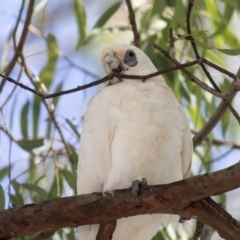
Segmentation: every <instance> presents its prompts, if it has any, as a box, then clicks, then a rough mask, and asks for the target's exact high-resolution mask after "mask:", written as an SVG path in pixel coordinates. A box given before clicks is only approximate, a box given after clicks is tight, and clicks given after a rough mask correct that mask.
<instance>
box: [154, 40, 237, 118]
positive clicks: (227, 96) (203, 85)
mask: <svg viewBox="0 0 240 240" xmlns="http://www.w3.org/2000/svg"><path fill="white" fill-rule="evenodd" d="M153 45H154V47H155V48H156V49H158V50H159V51H160V52H161V53H162V54H163V55H165V56H166V57H167V58H168V59H170V60H171V61H172V62H173V63H174V64H175V65H177V66H181V65H182V64H181V63H180V62H178V60H177V59H175V58H173V57H171V56H170V55H169V54H168V52H166V51H165V50H164V49H162V48H161V47H160V46H158V45H157V44H155V43H154V44H153ZM197 60H198V61H199V64H200V63H201V62H202V59H201V58H200V59H197ZM193 62H194V61H193ZM180 70H181V71H182V72H184V73H185V74H186V75H187V76H188V79H189V80H190V81H192V82H194V83H196V84H197V85H198V86H199V87H201V88H202V89H204V90H205V91H207V92H209V93H211V94H213V95H214V96H216V97H220V98H222V99H232V98H233V97H234V96H235V94H236V92H237V91H238V90H237V89H238V84H239V83H238V82H234V83H233V85H232V86H231V87H230V90H229V91H228V92H227V93H222V92H218V91H216V90H215V89H213V88H212V87H210V86H208V85H207V84H206V83H204V82H202V81H201V80H200V79H198V78H197V77H195V76H194V75H192V74H191V73H190V72H189V71H188V70H186V69H184V68H180ZM233 110H234V109H233ZM234 111H235V110H234ZM236 114H237V113H236ZM237 115H238V114H237ZM238 120H239V123H240V117H239V116H238Z"/></svg>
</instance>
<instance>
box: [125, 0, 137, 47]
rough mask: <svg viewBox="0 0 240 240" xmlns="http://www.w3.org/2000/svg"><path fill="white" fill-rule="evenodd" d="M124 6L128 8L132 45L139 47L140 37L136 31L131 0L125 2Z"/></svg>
mask: <svg viewBox="0 0 240 240" xmlns="http://www.w3.org/2000/svg"><path fill="white" fill-rule="evenodd" d="M126 4H127V7H128V13H129V21H130V24H131V26H132V31H133V37H134V45H135V46H136V47H138V48H139V47H140V35H139V32H138V30H137V24H136V19H135V14H134V11H133V8H132V3H131V0H126Z"/></svg>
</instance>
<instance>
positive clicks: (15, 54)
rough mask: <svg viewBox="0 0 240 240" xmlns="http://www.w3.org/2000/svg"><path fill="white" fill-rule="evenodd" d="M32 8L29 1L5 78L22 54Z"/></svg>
mask: <svg viewBox="0 0 240 240" xmlns="http://www.w3.org/2000/svg"><path fill="white" fill-rule="evenodd" d="M33 7H34V0H30V1H29V5H28V10H27V16H26V20H25V22H24V26H23V30H22V34H21V37H20V40H19V43H18V46H17V49H16V50H15V53H14V56H13V58H12V60H11V61H10V63H9V65H8V67H7V69H6V72H5V75H6V76H9V75H10V73H11V72H12V70H13V68H14V66H15V64H16V62H17V59H18V57H19V54H20V53H22V50H23V46H24V43H25V40H26V38H27V34H28V27H29V25H30V22H31V18H32V13H33ZM17 26H18V21H17V23H16V27H17ZM5 80H6V79H4V80H3V81H2V82H1V84H0V92H2V90H3V87H4V84H5Z"/></svg>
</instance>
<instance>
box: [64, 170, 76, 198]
mask: <svg viewBox="0 0 240 240" xmlns="http://www.w3.org/2000/svg"><path fill="white" fill-rule="evenodd" d="M62 173H63V174H64V176H65V180H66V181H67V183H68V185H69V186H70V187H71V189H72V190H73V191H74V193H75V194H76V193H77V176H76V175H74V174H73V173H72V172H70V171H69V170H67V169H66V168H65V169H63V170H62Z"/></svg>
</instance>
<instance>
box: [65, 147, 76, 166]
mask: <svg viewBox="0 0 240 240" xmlns="http://www.w3.org/2000/svg"><path fill="white" fill-rule="evenodd" d="M67 146H68V150H69V153H70V156H69V157H70V161H71V163H72V166H73V167H74V169H75V168H77V163H78V154H77V153H76V150H75V149H74V147H73V145H71V144H67Z"/></svg>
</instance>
